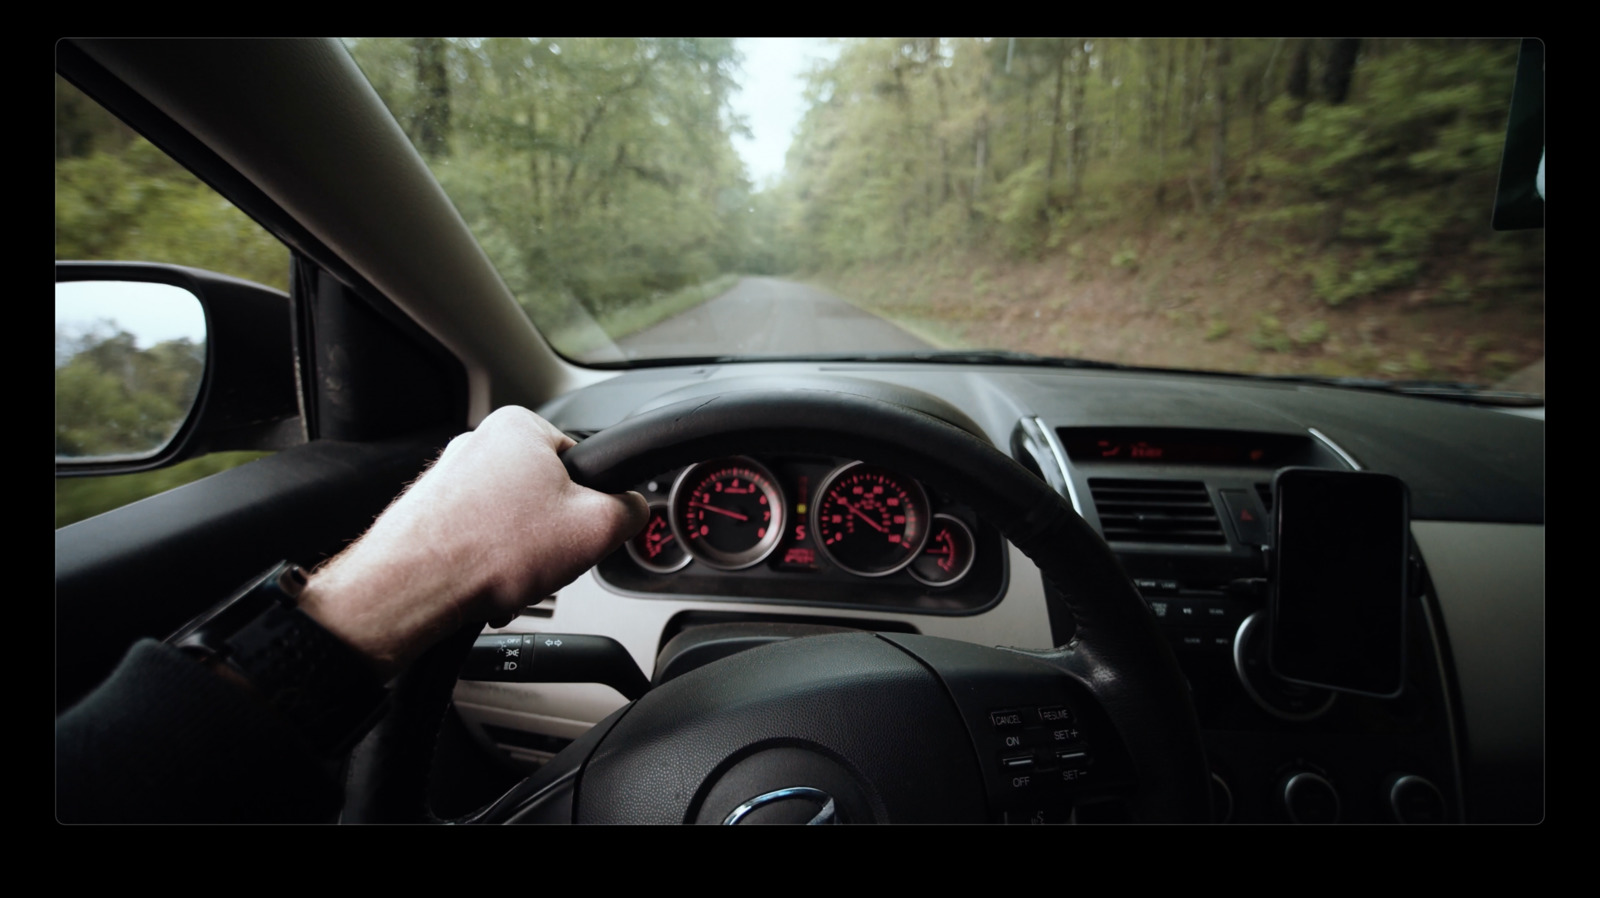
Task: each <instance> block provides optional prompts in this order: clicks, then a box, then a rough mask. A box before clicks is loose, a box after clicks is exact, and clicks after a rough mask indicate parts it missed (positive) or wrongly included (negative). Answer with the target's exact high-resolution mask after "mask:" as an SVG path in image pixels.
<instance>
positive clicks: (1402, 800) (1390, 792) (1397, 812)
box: [1386, 774, 1445, 823]
mask: <svg viewBox="0 0 1600 898" xmlns="http://www.w3.org/2000/svg"><path fill="white" fill-rule="evenodd" d="M1386 792H1387V796H1386V797H1387V798H1388V800H1389V813H1391V814H1393V815H1394V820H1395V822H1396V823H1443V822H1444V814H1445V810H1444V796H1443V795H1441V794H1440V793H1439V787H1437V786H1435V785H1434V784H1433V783H1432V782H1430V781H1428V780H1427V779H1424V778H1423V777H1420V776H1416V775H1413V774H1405V775H1403V776H1397V777H1394V778H1393V779H1392V780H1391V781H1390V782H1389V784H1388V789H1387V790H1386Z"/></svg>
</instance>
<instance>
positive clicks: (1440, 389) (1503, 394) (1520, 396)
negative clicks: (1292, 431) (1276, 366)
mask: <svg viewBox="0 0 1600 898" xmlns="http://www.w3.org/2000/svg"><path fill="white" fill-rule="evenodd" d="M1270 379H1272V380H1276V381H1288V382H1291V383H1304V384H1314V385H1316V386H1324V387H1344V388H1347V389H1354V390H1376V391H1379V392H1383V393H1398V394H1400V395H1402V396H1421V397H1425V398H1430V399H1443V400H1446V401H1451V402H1475V403H1478V404H1481V405H1505V406H1516V407H1533V406H1541V405H1544V397H1543V396H1541V395H1540V394H1538V393H1519V392H1516V391H1513V390H1495V389H1491V388H1489V387H1482V386H1479V385H1477V384H1470V383H1463V382H1461V381H1445V380H1379V379H1378V378H1375V377H1310V376H1307V375H1301V374H1283V375H1276V376H1273V377H1271V378H1270Z"/></svg>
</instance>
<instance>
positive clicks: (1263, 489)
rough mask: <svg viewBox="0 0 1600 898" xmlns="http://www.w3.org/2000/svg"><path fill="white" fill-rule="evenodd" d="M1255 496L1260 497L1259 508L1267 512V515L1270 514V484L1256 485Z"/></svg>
mask: <svg viewBox="0 0 1600 898" xmlns="http://www.w3.org/2000/svg"><path fill="white" fill-rule="evenodd" d="M1256 495H1257V496H1260V497H1261V507H1262V508H1265V509H1266V510H1267V514H1272V484H1270V483H1258V484H1256Z"/></svg>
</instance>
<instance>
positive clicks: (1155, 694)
mask: <svg viewBox="0 0 1600 898" xmlns="http://www.w3.org/2000/svg"><path fill="white" fill-rule="evenodd" d="M771 452H785V453H796V452H800V453H815V454H825V455H836V456H849V457H854V458H862V459H867V460H870V461H872V462H873V463H875V464H881V465H885V466H888V467H892V468H894V469H896V470H898V471H901V472H902V473H904V474H906V475H908V476H911V477H915V478H917V479H918V480H921V481H923V482H925V483H935V484H938V485H939V486H940V488H941V489H943V490H944V491H945V492H946V493H947V494H948V495H950V497H951V498H952V499H954V500H955V501H957V502H961V503H963V504H966V505H968V506H970V507H972V508H973V510H974V511H975V512H976V513H977V514H978V515H979V516H980V517H982V518H984V519H986V520H988V521H989V522H991V523H993V524H994V525H996V526H997V527H998V528H999V529H1000V530H1001V531H1002V532H1003V533H1004V535H1005V536H1006V538H1007V539H1009V540H1010V541H1011V542H1012V544H1014V545H1015V546H1016V547H1017V548H1018V549H1019V550H1020V551H1021V552H1022V553H1023V554H1024V555H1026V556H1027V557H1028V558H1029V559H1031V560H1032V561H1033V562H1034V563H1035V564H1036V565H1038V567H1039V570H1040V573H1041V574H1042V575H1043V576H1044V578H1045V579H1046V581H1047V582H1048V584H1049V585H1050V586H1051V587H1053V590H1052V589H1047V590H1046V594H1047V595H1052V594H1053V595H1054V596H1055V597H1058V598H1059V600H1060V601H1062V602H1063V603H1064V604H1065V608H1066V610H1067V611H1068V612H1069V613H1070V614H1071V617H1072V620H1073V621H1074V622H1075V624H1076V635H1075V637H1074V638H1073V640H1072V641H1071V642H1070V643H1068V644H1067V645H1065V646H1061V647H1059V648H1057V649H1054V650H1052V651H1048V652H1032V653H1022V652H1021V651H1020V650H1011V651H1010V652H999V651H997V650H992V649H981V651H983V652H993V653H994V654H992V655H988V656H983V657H984V658H987V659H988V660H982V659H980V660H978V661H976V662H969V663H975V664H977V665H978V666H980V667H982V666H985V665H991V666H997V667H1005V666H1006V665H1008V664H1010V663H1011V662H1009V661H1003V660H1000V656H1001V655H1010V656H1011V657H1012V658H1015V657H1016V656H1017V655H1018V654H1026V655H1029V656H1031V661H1032V662H1033V663H1038V664H1043V665H1047V666H1049V667H1051V668H1053V669H1054V670H1055V671H1060V672H1064V673H1066V674H1068V675H1069V676H1070V677H1071V678H1072V679H1073V680H1074V681H1075V682H1076V683H1077V684H1078V686H1076V687H1074V688H1081V689H1082V690H1084V691H1086V693H1087V694H1089V695H1090V696H1092V700H1093V702H1095V703H1096V704H1097V705H1098V707H1099V708H1102V709H1104V711H1105V713H1106V716H1107V717H1108V718H1109V720H1110V721H1111V724H1112V726H1114V728H1115V730H1116V736H1117V737H1118V738H1119V739H1120V745H1121V748H1122V749H1124V750H1125V752H1126V757H1127V759H1128V760H1129V762H1131V769H1132V771H1133V774H1134V783H1135V786H1134V789H1133V792H1132V794H1131V795H1129V796H1128V798H1129V802H1130V806H1131V808H1132V810H1133V811H1134V815H1135V817H1136V819H1138V820H1141V821H1152V822H1207V821H1208V820H1209V814H1210V776H1209V768H1208V766H1207V764H1206V761H1205V754H1204V749H1203V746H1202V742H1201V737H1200V730H1199V725H1198V721H1197V719H1196V716H1195V712H1194V707H1193V703H1192V701H1191V699H1190V696H1189V691H1188V685H1187V681H1186V680H1185V679H1184V677H1183V675H1182V672H1181V670H1180V669H1179V667H1178V664H1177V660H1176V658H1175V656H1174V655H1173V653H1172V650H1171V648H1170V647H1169V646H1168V644H1167V642H1166V639H1165V637H1164V636H1163V635H1162V633H1161V632H1160V630H1159V629H1158V627H1157V625H1156V622H1155V619H1154V616H1153V615H1152V614H1151V612H1150V610H1149V608H1148V606H1146V605H1145V603H1144V601H1143V599H1142V597H1141V596H1140V595H1139V593H1138V592H1137V590H1136V589H1135V588H1134V586H1133V584H1132V582H1131V581H1130V580H1129V579H1128V577H1127V576H1126V574H1125V573H1124V572H1123V571H1122V568H1121V566H1120V564H1119V563H1118V562H1117V560H1116V557H1115V555H1114V554H1113V553H1112V552H1111V549H1110V547H1109V546H1107V545H1106V543H1105V542H1104V540H1102V539H1101V538H1100V536H1099V534H1098V533H1096V532H1095V531H1094V529H1093V528H1092V527H1090V526H1089V525H1088V524H1087V523H1086V522H1085V521H1084V520H1083V518H1082V517H1081V516H1079V515H1078V514H1077V513H1076V512H1075V511H1074V510H1073V509H1072V507H1071V506H1070V505H1069V504H1068V503H1067V502H1066V501H1065V500H1064V499H1063V498H1062V497H1061V496H1060V495H1059V494H1057V493H1056V492H1055V491H1054V490H1052V489H1051V488H1050V487H1049V486H1048V485H1047V484H1045V483H1044V482H1043V481H1041V480H1040V479H1039V478H1038V477H1036V476H1034V475H1033V474H1031V473H1029V472H1028V471H1027V470H1026V469H1024V468H1023V467H1022V466H1021V465H1019V464H1017V463H1016V462H1015V461H1014V460H1013V459H1011V458H1009V457H1008V456H1006V455H1005V454H1003V453H1002V452H1000V451H999V450H997V449H995V448H994V447H993V446H992V445H991V444H990V443H989V442H987V441H986V440H984V439H982V438H980V437H979V436H977V435H975V434H974V433H971V432H969V431H968V430H965V429H962V428H961V427H957V426H955V425H953V424H951V423H949V422H947V421H945V420H942V419H941V418H940V417H938V416H936V415H935V414H930V413H928V412H925V411H920V410H915V409H912V408H908V407H906V406H905V405H902V404H900V403H898V402H894V401H886V400H884V399H881V398H876V397H873V396H869V395H861V394H856V393H851V392H843V391H835V390H830V389H804V388H802V389H787V390H753V391H748V392H728V393H720V394H717V395H714V396H710V397H700V398H692V399H688V400H685V401H681V402H676V403H672V404H669V405H665V406H662V407H659V408H656V409H653V410H650V411H647V412H643V413H641V414H638V415H636V416H635V417H632V418H628V419H626V420H624V421H622V422H620V423H618V424H616V425H613V426H611V427H609V428H606V429H605V430H603V431H601V432H599V433H597V434H595V435H593V436H591V437H589V438H588V439H586V440H584V441H583V442H582V443H579V444H578V445H577V446H575V447H573V448H572V449H570V450H568V451H567V452H566V453H565V455H564V456H563V459H564V462H565V464H566V467H567V470H568V472H569V473H570V474H571V476H572V478H573V480H574V481H575V482H577V483H580V484H583V485H585V486H588V487H591V488H594V489H598V490H602V491H606V492H620V491H624V490H628V489H632V488H633V485H634V484H636V483H639V482H642V481H644V480H647V479H649V478H650V477H652V476H657V475H659V474H660V472H661V471H662V470H666V469H670V468H673V467H678V466H682V465H688V464H692V463H695V462H698V461H702V460H704V459H705V458H710V457H718V456H726V455H750V454H754V455H759V454H762V453H771ZM828 638H829V637H812V638H811V639H823V640H826V639H828ZM921 639H922V640H923V641H924V643H923V644H921V645H922V646H923V647H922V648H918V647H917V646H915V645H912V646H909V647H908V646H907V645H900V646H899V648H900V649H901V650H903V651H906V652H909V653H910V654H911V655H913V656H917V657H918V658H919V660H920V661H921V663H922V664H923V665H924V666H927V667H930V669H931V662H929V661H926V660H921V657H922V655H927V656H928V657H933V656H934V655H937V654H938V653H939V651H941V649H939V648H938V647H937V646H934V647H932V648H931V649H929V650H928V651H931V652H932V654H931V655H929V654H928V651H924V650H923V649H926V648H927V645H926V643H930V642H933V640H932V639H931V637H921ZM808 641H809V640H808ZM883 641H888V642H902V643H903V642H905V640H880V643H879V644H881V643H882V642H883ZM938 642H944V641H942V640H941V641H938ZM782 644H783V643H777V644H775V646H778V645H782ZM815 645H819V646H820V645H821V643H816V644H815ZM865 645H866V642H865V641H862V640H857V645H856V647H855V648H851V649H848V650H846V655H844V656H842V657H845V658H847V659H848V658H854V657H856V656H855V655H854V654H850V653H858V652H862V651H866V652H869V653H870V652H871V651H873V650H872V649H864V648H862V647H863V646H865ZM953 645H964V644H953ZM775 646H768V647H766V649H753V650H751V652H747V653H743V654H751V653H754V652H762V651H766V650H767V649H773V648H775ZM973 648H975V649H977V648H978V647H973ZM919 652H921V655H919ZM738 657H739V656H734V657H733V658H727V659H723V661H721V662H716V664H718V665H723V664H726V663H728V662H731V661H734V660H735V659H736V658H738ZM846 663H848V662H846ZM703 670H704V669H703ZM792 670H793V671H794V672H795V673H796V674H797V675H798V676H800V677H801V678H804V674H805V668H803V667H799V666H796V667H793V668H792ZM684 679H687V677H685V678H680V679H679V680H676V681H673V683H668V684H666V686H664V687H663V688H662V689H659V690H656V691H653V692H652V693H650V694H649V695H647V696H646V697H645V698H644V699H641V700H640V702H636V703H635V704H634V705H633V706H630V710H628V711H626V712H624V713H623V715H622V717H621V718H620V720H621V721H622V722H623V723H627V722H629V720H630V718H632V719H643V718H646V717H648V716H649V712H648V705H647V703H650V702H651V701H652V698H653V697H654V696H657V695H658V693H660V692H663V691H666V689H667V687H672V686H673V685H674V684H677V683H681V682H682V680H684ZM683 688H685V689H687V688H690V687H683ZM799 688H800V691H801V692H803V691H804V689H805V688H806V687H799ZM818 688H822V687H818ZM680 691H681V690H680ZM805 698H806V697H805V696H803V695H799V694H797V695H796V696H795V697H794V698H793V701H794V702H801V701H804V700H805ZM814 698H815V697H814V696H812V699H813V702H812V703H813V704H815V701H814ZM662 701H663V702H665V701H667V700H666V699H663V700H662ZM693 704H694V702H691V705H693ZM946 704H948V697H947V698H946ZM640 706H646V707H647V711H646V712H644V713H641V712H639V711H637V710H633V709H637V708H638V707H640ZM779 707H787V706H783V705H780V706H779ZM615 722H616V721H615V720H613V721H612V723H615ZM597 729H598V728H597ZM623 729H625V727H622V726H620V725H614V726H611V727H609V733H608V734H605V735H602V736H601V737H599V738H598V739H596V740H588V744H587V745H586V746H585V750H586V751H587V752H591V753H594V756H598V755H600V754H604V753H606V752H609V753H610V754H611V755H612V756H616V755H618V753H621V754H622V755H623V756H626V757H631V755H630V753H631V752H633V751H634V750H635V746H630V745H627V744H625V743H626V741H627V739H626V738H625V737H623V736H622V735H619V733H620V732H621V731H622V730H623ZM632 738H633V740H634V741H635V742H651V741H656V742H659V741H660V738H659V734H653V735H644V736H640V735H635V736H633V737H632ZM769 741H770V739H769ZM597 746H599V748H598V749H597ZM648 748H649V746H642V747H639V750H640V751H644V750H648ZM656 748H657V749H658V750H659V749H660V748H661V746H660V745H657V746H656ZM971 750H972V747H971V743H967V752H968V754H969V757H970V755H971ZM979 754H982V752H981V750H980V752H979ZM590 757H591V756H590V755H586V757H585V759H584V760H583V761H582V762H580V763H581V764H582V765H584V768H583V769H584V772H583V774H582V776H581V777H580V776H578V775H577V774H576V773H574V774H572V776H573V777H574V779H576V780H577V781H578V783H579V789H580V804H584V806H585V807H586V808H587V809H589V810H590V812H591V813H590V817H591V818H593V808H594V807H595V802H592V801H590V802H587V803H585V799H583V798H582V792H581V790H583V789H584V788H585V786H584V785H583V779H584V778H585V777H591V776H592V775H594V774H595V773H596V769H595V767H594V766H592V765H589V760H590ZM634 760H635V761H637V759H634ZM735 760H737V759H736V758H730V759H728V760H726V761H724V762H722V763H721V766H719V767H717V770H718V772H719V775H720V774H725V773H726V772H727V768H728V765H729V764H733V762H734V761H735ZM974 760H975V759H974ZM843 763H845V765H846V766H849V763H850V762H849V761H848V759H843ZM623 766H625V767H626V766H627V765H623ZM574 769H575V770H576V768H574ZM631 769H634V770H636V771H637V770H646V769H648V768H647V767H642V766H640V765H639V764H638V763H633V764H632V767H631ZM594 778H595V779H596V780H597V781H598V779H599V777H598V776H595V777H594ZM707 782H708V783H709V782H710V781H709V780H708V781H707ZM613 785H616V784H613ZM620 785H621V787H623V788H622V791H627V787H628V786H629V784H626V783H624V784H620ZM792 785H803V784H792ZM663 788H666V787H663ZM673 788H676V789H677V790H678V791H680V792H681V791H682V790H683V788H684V786H683V785H682V784H681V783H680V784H677V785H676V786H675V787H673ZM705 788H706V787H705V786H702V787H701V789H700V791H701V792H702V793H703V792H704V791H705ZM592 791H595V792H598V791H600V790H598V789H596V790H592ZM612 791H613V792H616V791H618V790H615V789H614V790H612ZM747 797H753V796H747ZM701 798H703V794H702V795H701ZM641 800H647V799H644V798H641V797H640V796H636V795H633V794H631V793H630V794H629V795H628V797H626V798H625V799H622V800H620V801H618V802H615V803H614V809H613V813H615V814H618V815H622V814H624V813H625V812H626V810H627V809H629V808H632V809H637V808H638V807H639V802H640V801H641ZM699 800H700V798H696V799H695V801H699ZM497 805H499V806H501V807H505V806H506V805H507V802H506V801H505V800H504V799H502V801H501V802H498V803H497ZM494 816H496V815H479V817H478V819H480V820H482V821H483V822H490V820H488V819H486V818H487V817H494ZM502 816H503V815H502ZM513 816H514V815H513ZM579 816H580V817H582V816H583V815H579ZM873 816H875V817H876V819H884V817H883V816H882V815H878V814H875V815H873ZM593 819H600V820H602V821H603V822H628V820H630V819H631V818H629V817H626V816H618V817H616V818H615V819H608V818H605V817H600V818H593Z"/></svg>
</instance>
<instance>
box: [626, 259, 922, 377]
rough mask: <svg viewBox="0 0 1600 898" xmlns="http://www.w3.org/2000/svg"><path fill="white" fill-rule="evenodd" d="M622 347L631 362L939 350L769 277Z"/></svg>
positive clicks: (810, 290) (822, 294)
mask: <svg viewBox="0 0 1600 898" xmlns="http://www.w3.org/2000/svg"><path fill="white" fill-rule="evenodd" d="M616 342H617V345H618V346H619V347H621V348H622V351H623V352H624V353H626V354H627V355H628V357H629V358H649V357H653V356H680V357H681V356H707V355H806V354H812V353H841V352H843V353H851V352H915V351H918V350H925V349H930V348H932V347H930V346H929V345H928V344H927V343H925V342H923V341H922V340H919V339H917V338H916V337H914V336H912V335H911V334H908V333H906V332H905V331H903V330H901V329H900V328H898V327H895V326H894V325H892V324H890V323H889V322H887V321H885V320H883V319H882V318H879V317H877V316H876V315H873V314H872V313H870V312H863V311H861V310H860V309H857V308H856V307H855V306H852V305H850V304H849V303H847V302H845V301H844V300H842V299H839V298H838V297H836V296H834V295H832V294H830V293H828V292H827V291H825V290H818V289H817V288H815V287H808V286H806V285H804V284H797V283H794V282H793V281H785V280H781V279H779V278H765V277H747V278H741V279H740V281H739V283H738V284H737V285H736V286H735V287H734V288H733V289H732V290H729V291H728V292H727V293H724V294H722V295H721V296H719V297H717V298H715V299H711V300H707V301H706V302H705V303H702V304H701V305H698V306H696V307H694V308H692V309H690V310H689V311H687V312H684V313H683V314H681V315H678V316H677V317H675V318H668V319H667V320H666V321H662V322H660V323H658V324H655V325H652V326H650V327H647V328H645V329H644V330H642V331H639V332H638V333H636V334H632V335H630V336H627V337H623V338H621V339H619V340H617V341H616Z"/></svg>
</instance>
